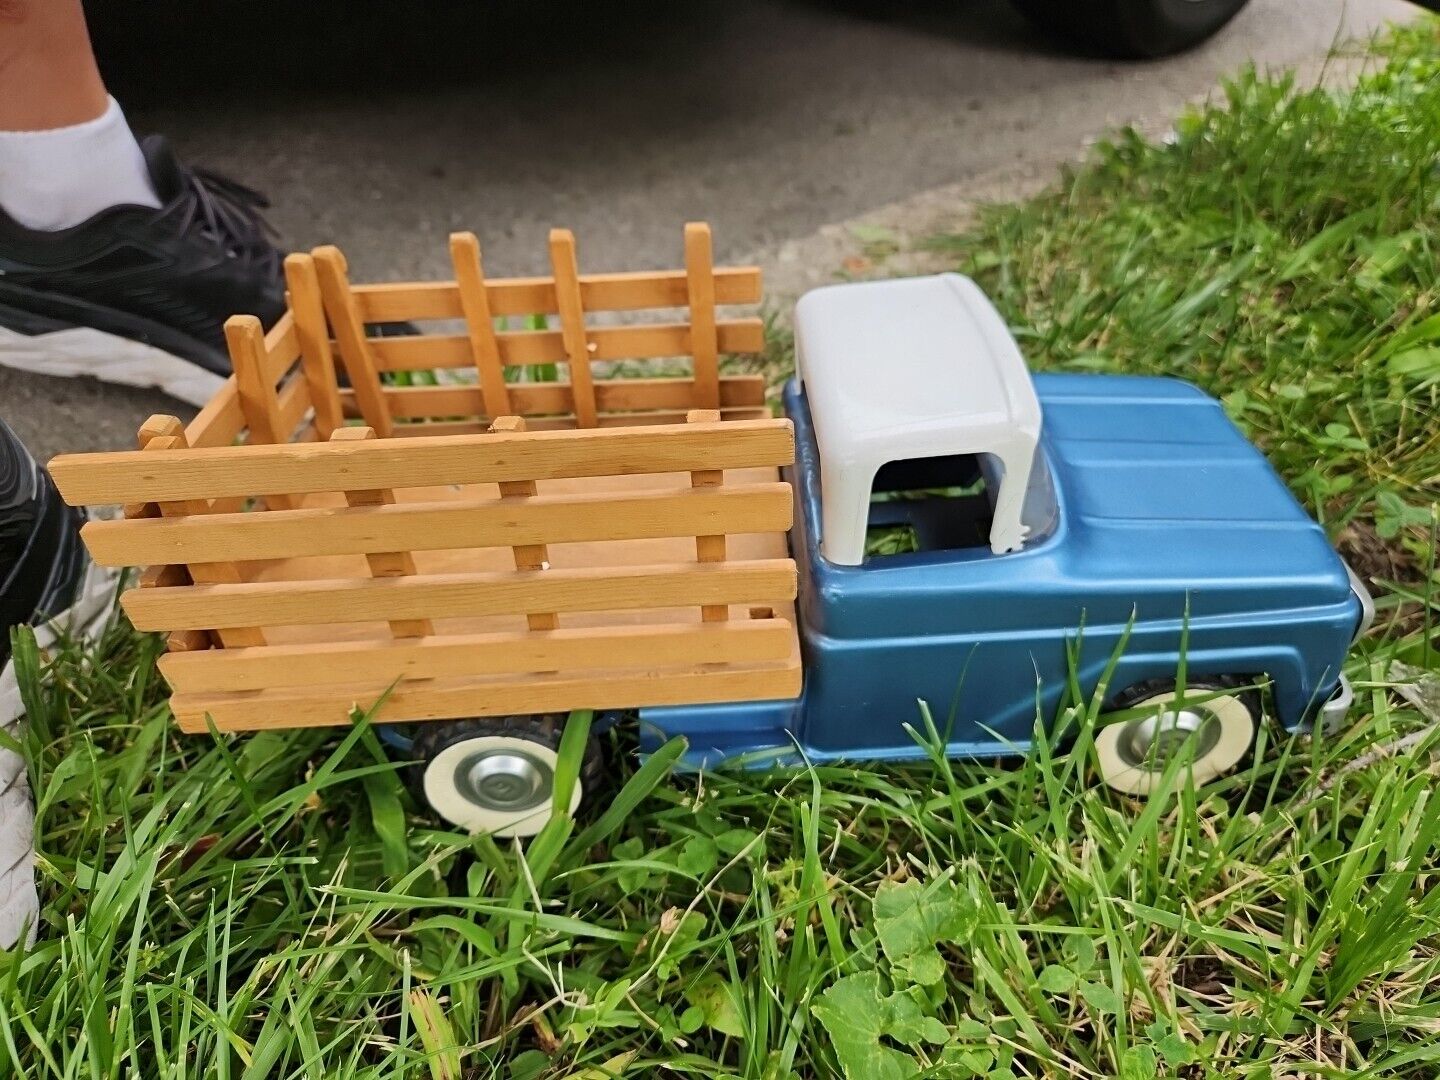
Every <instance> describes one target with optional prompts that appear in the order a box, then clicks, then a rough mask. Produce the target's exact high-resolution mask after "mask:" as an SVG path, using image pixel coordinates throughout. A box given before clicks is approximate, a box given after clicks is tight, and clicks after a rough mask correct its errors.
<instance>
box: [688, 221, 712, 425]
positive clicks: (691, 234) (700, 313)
mask: <svg viewBox="0 0 1440 1080" xmlns="http://www.w3.org/2000/svg"><path fill="white" fill-rule="evenodd" d="M685 278H686V290H687V297H688V299H689V306H690V354H691V356H693V357H694V358H695V400H694V402H693V405H694V407H695V408H697V409H718V408H719V407H720V353H719V338H718V336H717V331H716V328H715V265H714V256H713V253H712V250H711V243H710V226H709V225H706V224H704V223H702V222H698V221H692V222H690V223H689V224H687V225H686V226H685ZM716 419H719V418H718V417H717V418H716Z"/></svg>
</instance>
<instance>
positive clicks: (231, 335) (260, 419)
mask: <svg viewBox="0 0 1440 1080" xmlns="http://www.w3.org/2000/svg"><path fill="white" fill-rule="evenodd" d="M225 342H226V344H227V345H229V347H230V362H231V363H232V364H233V365H234V367H235V382H236V384H237V385H238V386H239V388H240V408H241V409H242V410H243V411H244V413H245V420H246V427H248V428H249V429H250V434H249V438H248V439H247V440H246V441H247V442H249V443H251V444H255V443H286V442H289V441H290V434H291V432H293V431H294V430H295V427H296V425H297V424H298V423H299V414H303V412H304V411H305V410H306V409H307V408H308V407H309V402H308V401H298V405H299V408H298V410H297V409H296V404H297V400H298V397H299V393H298V392H299V391H301V390H303V389H304V383H303V382H300V383H295V384H292V387H291V390H290V395H289V396H288V398H287V404H288V405H289V406H290V409H291V416H290V417H289V419H286V418H285V417H283V416H282V415H281V410H280V400H279V397H278V395H277V394H276V392H275V384H274V382H273V381H272V379H271V376H270V374H269V368H270V365H269V363H268V361H267V357H266V353H265V335H264V332H263V331H262V330H261V328H260V320H259V319H257V318H256V317H255V316H254V315H232V316H231V317H230V318H229V319H227V320H225ZM305 396H307V397H308V395H305ZM266 505H267V506H268V507H270V508H271V509H276V510H286V509H289V508H290V507H292V506H293V505H295V504H294V500H293V499H292V498H291V497H290V496H289V495H285V494H276V495H271V496H268V497H267V499H266Z"/></svg>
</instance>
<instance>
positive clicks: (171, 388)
mask: <svg viewBox="0 0 1440 1080" xmlns="http://www.w3.org/2000/svg"><path fill="white" fill-rule="evenodd" d="M141 145H142V148H143V150H144V153H145V160H146V163H147V165H148V166H149V170H150V176H151V179H152V181H153V182H154V185H155V190H156V193H157V194H158V196H159V198H160V201H161V204H162V205H161V207H160V209H158V210H153V209H150V208H148V207H143V206H115V207H111V208H110V209H108V210H104V211H102V212H100V213H98V214H96V215H95V216H94V217H92V218H91V219H90V220H88V221H85V222H82V223H81V224H79V225H76V226H74V227H73V228H69V229H62V230H59V231H57V232H45V231H36V230H32V229H27V228H25V227H24V226H22V225H20V224H18V223H17V222H16V221H15V220H14V219H12V218H11V217H10V216H9V215H7V214H5V213H4V211H3V210H0V364H3V365H5V366H6V367H13V368H19V369H21V370H24V371H33V372H38V373H41V374H45V375H89V376H93V377H94V378H97V379H100V380H102V381H104V382H111V383H120V384H123V385H126V386H154V387H158V388H159V389H161V390H164V391H165V392H166V393H168V394H170V395H171V396H173V397H176V398H179V399H181V400H182V401H187V402H189V403H190V404H192V405H197V406H198V405H203V404H204V403H205V402H206V401H208V400H209V398H210V397H211V396H212V395H213V394H214V393H215V391H216V390H217V389H219V386H220V383H221V382H222V381H223V380H224V379H225V378H226V377H227V376H228V375H229V374H230V361H229V358H228V356H227V354H226V351H225V340H224V334H223V332H222V326H223V324H224V322H225V320H226V319H227V318H229V317H230V316H231V315H236V314H248V315H257V316H259V318H260V320H261V321H262V322H263V323H264V324H265V325H266V326H267V327H268V326H269V325H270V324H271V323H272V322H273V321H274V320H275V319H277V318H279V316H280V313H281V311H282V310H284V306H285V287H284V282H283V275H282V272H281V260H280V254H279V252H278V251H277V250H276V248H275V246H274V245H273V244H272V243H271V241H270V238H269V235H268V234H269V230H268V227H267V225H266V224H265V221H264V219H263V218H262V217H261V215H260V211H261V210H262V209H263V208H264V207H265V206H266V205H268V204H267V202H266V200H265V199H264V197H263V196H261V195H260V194H259V193H258V192H255V191H252V190H251V189H250V188H247V187H245V186H243V185H241V184H238V183H236V182H235V181H233V180H229V179H227V178H225V177H222V176H219V175H217V174H215V173H212V172H208V171H205V170H203V169H192V168H188V167H186V166H185V165H183V164H181V162H180V161H179V160H178V159H177V158H176V156H175V154H174V151H173V150H171V148H170V145H169V143H168V142H166V140H165V139H164V138H163V137H160V136H151V137H150V138H148V139H146V140H144V142H143V143H142V144H141Z"/></svg>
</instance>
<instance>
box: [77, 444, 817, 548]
mask: <svg viewBox="0 0 1440 1080" xmlns="http://www.w3.org/2000/svg"><path fill="white" fill-rule="evenodd" d="M368 430H369V429H368V428H342V429H341V431H342V432H349V431H368ZM336 437H337V438H343V437H344V436H342V435H341V434H340V432H337V433H336ZM516 483H527V481H516ZM529 483H531V484H532V486H533V482H529ZM521 496H524V497H523V498H521ZM792 513H793V510H792V501H791V497H790V487H789V485H788V484H783V483H771V484H729V485H726V486H724V487H717V486H697V487H695V488H693V489H690V488H674V489H669V488H663V487H661V488H656V489H654V490H650V491H642V492H592V493H586V494H573V495H531V494H529V493H528V492H522V491H512V492H507V493H506V494H504V495H502V496H501V497H500V498H498V499H497V498H466V499H456V500H447V501H438V502H407V503H401V504H392V503H391V502H390V501H389V500H381V501H379V502H372V503H370V504H368V505H367V504H364V503H355V502H352V503H351V504H350V506H349V507H348V508H346V507H330V506H324V507H305V508H302V509H296V510H277V511H272V512H270V513H265V514H255V513H241V514H218V515H212V516H209V517H194V518H190V517H186V518H173V519H172V518H147V519H143V520H134V521H92V522H89V523H88V524H86V525H85V526H84V528H83V535H84V538H85V544H86V546H87V547H88V548H89V549H90V555H91V558H93V559H94V560H95V561H96V562H97V563H99V564H100V565H102V566H138V565H145V564H149V563H166V562H175V563H181V562H211V561H216V560H245V559H287V558H292V559H293V558H304V557H307V556H313V555H350V554H354V555H370V554H375V553H380V552H387V551H400V550H410V551H440V550H444V549H447V548H480V547H515V546H517V545H522V546H523V545H543V544H547V543H550V544H569V543H591V542H597V541H604V540H641V539H650V538H654V537H662V536H696V535H710V536H724V535H726V534H731V533H763V532H784V531H786V530H787V529H789V527H790V525H791V516H792Z"/></svg>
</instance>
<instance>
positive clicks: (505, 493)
mask: <svg viewBox="0 0 1440 1080" xmlns="http://www.w3.org/2000/svg"><path fill="white" fill-rule="evenodd" d="M490 430H491V431H494V432H521V431H524V430H525V418H524V417H522V416H498V417H496V418H495V422H494V423H492V424H491V425H490ZM534 494H535V481H534V480H502V481H501V482H500V495H501V497H502V498H506V499H528V498H529V497H530V496H532V495H534ZM511 550H512V551H513V552H514V555H515V569H516V570H544V569H546V568H547V567H548V566H549V565H550V553H549V551H548V550H547V549H546V547H545V545H544V544H516V545H515V546H514V547H513V548H512V549H511ZM525 622H526V625H528V626H529V627H530V629H531V630H554V629H555V628H556V627H557V626H559V625H560V620H559V617H558V616H556V615H555V614H554V613H553V612H527V613H526V615H525Z"/></svg>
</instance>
